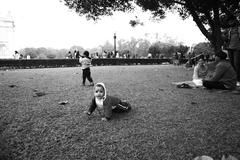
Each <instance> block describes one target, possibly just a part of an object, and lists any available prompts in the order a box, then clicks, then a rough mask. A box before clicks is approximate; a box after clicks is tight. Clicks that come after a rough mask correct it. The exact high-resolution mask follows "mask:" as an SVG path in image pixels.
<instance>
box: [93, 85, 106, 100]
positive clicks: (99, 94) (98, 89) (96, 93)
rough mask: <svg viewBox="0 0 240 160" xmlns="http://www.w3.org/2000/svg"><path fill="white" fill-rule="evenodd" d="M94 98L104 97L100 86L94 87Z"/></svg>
mask: <svg viewBox="0 0 240 160" xmlns="http://www.w3.org/2000/svg"><path fill="white" fill-rule="evenodd" d="M94 96H95V97H97V98H98V99H102V98H103V96H104V89H103V87H101V86H96V87H95V90H94Z"/></svg>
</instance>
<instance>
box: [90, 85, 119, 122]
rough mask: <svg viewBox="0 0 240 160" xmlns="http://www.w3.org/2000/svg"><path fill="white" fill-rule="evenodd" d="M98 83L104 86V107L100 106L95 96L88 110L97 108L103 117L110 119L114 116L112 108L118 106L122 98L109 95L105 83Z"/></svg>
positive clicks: (91, 110)
mask: <svg viewBox="0 0 240 160" xmlns="http://www.w3.org/2000/svg"><path fill="white" fill-rule="evenodd" d="M96 85H101V86H102V87H103V88H104V96H103V99H102V100H103V107H102V108H101V107H99V106H98V105H97V103H96V97H93V99H92V101H91V104H90V107H89V110H88V111H89V112H90V113H92V112H93V111H94V110H95V109H97V110H98V112H99V114H100V115H101V116H102V117H105V118H107V119H110V118H111V116H112V109H113V108H114V107H115V106H117V105H118V104H119V103H120V102H121V100H120V99H119V98H117V97H113V96H109V95H107V90H106V87H105V85H104V83H97V84H96Z"/></svg>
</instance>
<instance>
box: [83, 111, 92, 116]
mask: <svg viewBox="0 0 240 160" xmlns="http://www.w3.org/2000/svg"><path fill="white" fill-rule="evenodd" d="M83 113H84V114H87V115H89V116H90V115H91V113H90V112H89V111H83Z"/></svg>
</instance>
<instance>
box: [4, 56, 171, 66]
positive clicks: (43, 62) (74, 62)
mask: <svg viewBox="0 0 240 160" xmlns="http://www.w3.org/2000/svg"><path fill="white" fill-rule="evenodd" d="M162 63H172V60H171V59H118V58H116V59H110V58H106V59H92V65H94V66H95V65H98V66H101V65H137V64H140V65H146V64H162ZM79 65H80V64H79V61H78V59H30V60H27V59H21V60H13V59H0V67H1V68H4V67H6V68H46V67H76V66H79Z"/></svg>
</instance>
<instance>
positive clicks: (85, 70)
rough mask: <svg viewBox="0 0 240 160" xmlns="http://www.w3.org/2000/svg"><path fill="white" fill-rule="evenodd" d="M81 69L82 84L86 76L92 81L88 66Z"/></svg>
mask: <svg viewBox="0 0 240 160" xmlns="http://www.w3.org/2000/svg"><path fill="white" fill-rule="evenodd" d="M82 71H83V74H82V79H83V81H82V83H83V85H85V81H86V78H87V79H88V80H89V82H93V80H92V77H91V71H90V68H85V69H83V70H82Z"/></svg>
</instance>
